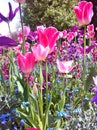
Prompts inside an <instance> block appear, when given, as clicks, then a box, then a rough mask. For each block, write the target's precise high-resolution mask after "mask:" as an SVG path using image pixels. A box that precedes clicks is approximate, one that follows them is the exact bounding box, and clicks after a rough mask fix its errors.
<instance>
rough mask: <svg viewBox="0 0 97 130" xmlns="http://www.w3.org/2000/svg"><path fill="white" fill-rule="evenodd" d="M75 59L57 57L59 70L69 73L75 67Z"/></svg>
mask: <svg viewBox="0 0 97 130" xmlns="http://www.w3.org/2000/svg"><path fill="white" fill-rule="evenodd" d="M72 64H73V61H72V60H70V61H59V60H58V59H57V67H58V70H59V72H60V73H66V74H68V73H69V72H71V71H72V69H73V66H72Z"/></svg>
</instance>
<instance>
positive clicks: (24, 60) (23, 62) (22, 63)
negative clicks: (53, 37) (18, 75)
mask: <svg viewBox="0 0 97 130" xmlns="http://www.w3.org/2000/svg"><path fill="white" fill-rule="evenodd" d="M17 62H18V65H19V67H20V70H21V71H22V72H23V73H25V74H30V73H31V71H32V70H33V68H34V63H35V57H34V55H33V53H32V52H27V53H26V54H25V55H23V54H22V53H19V54H18V56H17Z"/></svg>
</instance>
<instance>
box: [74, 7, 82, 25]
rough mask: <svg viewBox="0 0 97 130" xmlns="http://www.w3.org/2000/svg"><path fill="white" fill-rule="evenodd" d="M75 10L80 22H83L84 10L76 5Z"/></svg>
mask: <svg viewBox="0 0 97 130" xmlns="http://www.w3.org/2000/svg"><path fill="white" fill-rule="evenodd" d="M74 12H75V14H76V17H77V20H78V22H79V23H80V24H81V23H82V11H81V9H80V8H79V7H78V6H75V7H74Z"/></svg>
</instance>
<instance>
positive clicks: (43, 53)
mask: <svg viewBox="0 0 97 130" xmlns="http://www.w3.org/2000/svg"><path fill="white" fill-rule="evenodd" d="M32 51H33V54H34V56H35V58H36V59H37V60H38V61H45V59H46V57H47V56H48V54H49V52H50V49H49V47H48V46H47V47H44V46H43V45H41V44H35V45H34V46H33V47H32Z"/></svg>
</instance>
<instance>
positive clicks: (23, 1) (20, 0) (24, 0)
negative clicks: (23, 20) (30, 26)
mask: <svg viewBox="0 0 97 130" xmlns="http://www.w3.org/2000/svg"><path fill="white" fill-rule="evenodd" d="M14 1H15V2H17V3H20V4H23V3H25V2H26V0H14Z"/></svg>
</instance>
